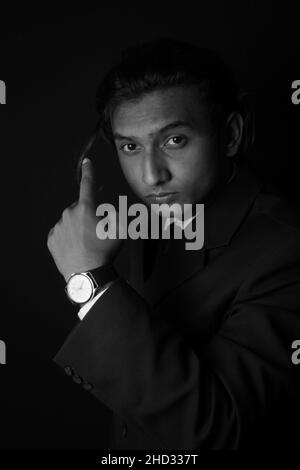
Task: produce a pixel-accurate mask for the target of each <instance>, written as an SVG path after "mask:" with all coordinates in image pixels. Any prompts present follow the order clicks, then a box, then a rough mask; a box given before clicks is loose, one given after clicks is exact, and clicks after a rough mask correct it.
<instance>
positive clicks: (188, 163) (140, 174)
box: [112, 86, 229, 216]
mask: <svg viewBox="0 0 300 470" xmlns="http://www.w3.org/2000/svg"><path fill="white" fill-rule="evenodd" d="M112 130H113V134H114V138H115V145H116V149H117V152H118V156H119V160H120V164H121V167H122V170H123V172H124V175H125V178H126V179H127V181H128V183H129V185H130V186H131V188H132V190H133V191H134V192H135V193H136V194H137V195H138V196H139V197H140V198H141V199H142V200H143V201H144V202H145V203H146V204H147V205H149V204H151V203H152V204H154V203H156V204H162V203H166V204H173V203H175V202H176V203H179V204H180V206H181V207H182V209H183V204H187V203H190V204H191V203H195V202H198V203H201V202H204V201H205V200H206V198H207V197H208V195H209V194H210V192H211V191H212V190H213V189H214V188H215V187H216V185H217V184H218V181H219V179H220V175H222V174H223V173H225V172H226V170H227V169H228V167H227V166H226V164H228V163H229V162H228V160H229V159H228V158H226V157H225V156H223V155H222V149H221V147H220V142H219V137H217V134H216V133H214V130H213V128H212V125H211V121H210V117H209V115H208V112H207V110H206V107H205V104H204V103H202V101H201V100H200V98H199V95H198V92H197V90H196V88H195V87H193V86H190V87H183V86H178V87H173V88H169V89H166V90H160V91H153V92H150V93H147V94H145V95H144V96H143V97H142V98H140V99H138V100H136V101H125V102H123V103H121V104H120V105H119V106H118V107H117V108H116V109H115V111H114V113H113V116H112ZM159 193H168V194H166V195H165V196H163V195H162V196H161V197H159V196H157V197H155V195H157V194H159ZM153 194H154V196H153ZM175 216H176V214H175Z"/></svg>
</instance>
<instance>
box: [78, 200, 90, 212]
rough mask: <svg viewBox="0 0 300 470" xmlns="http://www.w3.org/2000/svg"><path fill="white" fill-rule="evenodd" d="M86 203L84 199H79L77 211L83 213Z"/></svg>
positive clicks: (85, 210)
mask: <svg viewBox="0 0 300 470" xmlns="http://www.w3.org/2000/svg"><path fill="white" fill-rule="evenodd" d="M88 208H89V206H88V204H87V203H86V202H85V201H80V202H79V203H78V211H79V213H80V214H85V213H86V212H87V211H88Z"/></svg>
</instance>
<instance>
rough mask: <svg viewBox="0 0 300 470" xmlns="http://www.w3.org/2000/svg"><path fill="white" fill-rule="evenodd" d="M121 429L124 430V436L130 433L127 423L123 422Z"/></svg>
mask: <svg viewBox="0 0 300 470" xmlns="http://www.w3.org/2000/svg"><path fill="white" fill-rule="evenodd" d="M121 431H122V437H124V438H125V437H126V436H127V434H128V426H127V424H126V423H123V424H122V425H121Z"/></svg>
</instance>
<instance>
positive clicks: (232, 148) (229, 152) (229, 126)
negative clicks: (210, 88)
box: [225, 111, 244, 157]
mask: <svg viewBox="0 0 300 470" xmlns="http://www.w3.org/2000/svg"><path fill="white" fill-rule="evenodd" d="M243 129H244V120H243V118H242V116H241V114H240V113H238V112H236V111H234V112H232V113H231V114H230V115H229V116H228V118H227V122H226V143H225V154H226V156H227V157H234V156H235V155H236V153H237V151H238V149H239V147H240V144H241V141H242V137H243Z"/></svg>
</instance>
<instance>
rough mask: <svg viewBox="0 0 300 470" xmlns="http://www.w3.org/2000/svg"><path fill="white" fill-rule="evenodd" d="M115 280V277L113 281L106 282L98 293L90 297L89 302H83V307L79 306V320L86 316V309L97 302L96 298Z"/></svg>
mask: <svg viewBox="0 0 300 470" xmlns="http://www.w3.org/2000/svg"><path fill="white" fill-rule="evenodd" d="M114 282H115V279H114V280H113V281H110V282H108V283H107V284H106V285H105V287H104V288H103V289H102V290H101V291H100V292H98V294H97V295H96V296H95V297H94V298H93V299H92V300H90V301H89V302H87V303H86V304H84V306H83V307H81V309H80V310H79V312H78V317H79V318H80V320H83V318H84V317H85V316H86V314H87V313H88V311H89V310H90V309H91V308H92V306H93V305H94V303H96V302H97V300H98V299H99V297H101V295H102V294H104V292H105V291H107V289H108V288H109V287H110V286H111V285H112V284H113V283H114Z"/></svg>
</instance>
